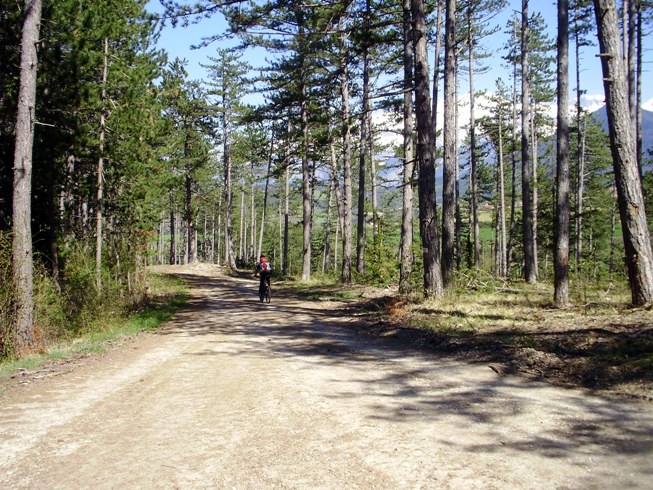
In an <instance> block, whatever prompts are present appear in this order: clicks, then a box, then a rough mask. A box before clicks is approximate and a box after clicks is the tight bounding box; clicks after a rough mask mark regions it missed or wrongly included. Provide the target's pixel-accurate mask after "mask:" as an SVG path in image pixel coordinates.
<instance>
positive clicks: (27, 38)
mask: <svg viewBox="0 0 653 490" xmlns="http://www.w3.org/2000/svg"><path fill="white" fill-rule="evenodd" d="M40 23H41V0H25V17H24V19H23V32H22V37H21V47H20V52H21V56H20V88H19V92H18V113H17V116H16V146H15V150H14V192H13V218H12V223H13V233H14V237H13V246H12V249H13V250H12V252H13V264H12V266H13V289H14V300H15V307H16V310H15V311H16V317H15V318H16V320H15V321H16V325H15V330H14V332H15V333H14V346H13V347H14V349H13V350H14V353H15V354H18V355H22V354H25V353H27V352H29V351H31V350H33V349H34V347H35V344H36V339H35V335H34V264H33V256H32V230H31V221H32V218H31V217H32V209H31V196H32V147H33V142H34V122H35V119H36V114H35V109H36V69H37V66H38V60H37V51H36V44H37V42H38V39H39V27H40Z"/></svg>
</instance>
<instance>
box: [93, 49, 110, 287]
mask: <svg viewBox="0 0 653 490" xmlns="http://www.w3.org/2000/svg"><path fill="white" fill-rule="evenodd" d="M102 60H103V62H102V94H101V100H102V107H101V108H100V136H99V140H100V148H99V152H100V157H99V158H98V163H97V204H96V208H95V286H96V287H97V290H98V293H101V292H102V210H103V205H104V200H103V193H104V135H105V131H106V127H105V122H106V121H105V111H106V107H105V101H106V98H107V72H108V70H109V38H106V37H105V38H104V57H103V59H102Z"/></svg>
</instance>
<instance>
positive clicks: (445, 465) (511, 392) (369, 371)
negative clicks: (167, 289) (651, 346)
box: [0, 266, 653, 489]
mask: <svg viewBox="0 0 653 490" xmlns="http://www.w3.org/2000/svg"><path fill="white" fill-rule="evenodd" d="M160 271H161V272H165V273H170V274H176V275H180V276H182V277H184V278H185V279H186V280H187V281H188V282H189V283H190V284H191V285H192V293H191V297H190V300H189V303H188V305H187V307H185V308H184V309H183V310H182V311H180V312H179V313H177V314H176V315H175V316H174V317H173V319H172V320H171V321H170V322H168V323H167V324H166V325H165V326H164V327H162V328H161V329H159V330H158V331H157V332H155V333H147V334H142V335H138V336H135V337H130V338H125V339H123V340H122V341H119V342H114V343H113V344H112V345H111V346H110V348H109V349H108V350H107V351H106V352H104V353H101V354H93V355H90V354H87V355H85V356H83V357H78V358H70V359H65V360H59V361H52V362H51V363H50V364H48V365H46V366H43V367H41V368H38V369H35V370H32V371H21V372H18V373H16V374H15V375H14V377H13V378H11V379H8V380H4V381H2V382H1V383H0V388H2V392H1V394H0V486H1V487H3V488H30V489H39V488H43V489H45V488H47V489H51V488H90V487H95V488H252V489H254V488H256V489H259V488H298V489H299V488H325V489H330V488H334V489H335V488H337V489H340V488H366V489H367V488H388V489H390V488H392V489H397V488H411V489H414V488H470V487H477V488H543V489H547V488H650V483H651V478H652V477H653V476H652V473H653V458H651V456H652V455H653V413H652V411H651V401H650V400H648V399H647V396H648V395H647V393H648V391H647V388H646V386H647V383H648V381H647V380H646V379H638V380H637V383H641V388H640V391H639V394H638V393H636V391H637V390H635V389H634V388H633V387H632V385H633V383H635V382H634V381H633V378H632V372H634V371H633V370H632V369H631V375H629V376H630V377H629V376H625V377H623V378H619V376H617V380H616V381H612V382H610V383H608V384H607V385H601V386H598V385H600V383H598V384H597V382H596V381H591V378H592V377H591V376H589V378H588V376H587V375H583V376H576V375H574V373H571V372H570V373H569V374H563V375H555V376H554V375H553V373H555V372H556V369H553V368H543V367H542V366H548V365H549V364H552V363H551V361H550V360H549V361H546V362H538V361H537V360H538V359H539V358H540V357H541V356H544V357H547V358H548V356H549V355H550V354H551V352H549V350H546V349H544V347H542V346H545V345H555V344H557V343H562V344H563V345H564V346H565V348H566V352H562V353H560V355H561V356H562V354H565V355H569V356H571V355H572V354H573V353H574V352H573V351H574V349H576V350H578V349H580V347H571V346H570V345H569V344H566V343H564V342H563V340H564V339H565V338H567V337H572V338H574V336H575V335H577V336H578V337H579V338H580V337H582V336H583V334H582V333H581V332H580V331H579V332H577V331H578V330H581V329H583V328H584V325H580V324H578V323H576V324H574V325H573V326H569V325H568V326H567V329H568V330H570V331H571V332H565V331H564V329H563V327H562V326H561V325H562V324H563V323H564V322H562V321H560V322H559V321H558V320H560V319H559V318H558V319H557V320H556V318H557V317H556V316H555V315H561V314H564V315H566V314H567V313H560V312H558V313H554V312H544V313H541V314H540V315H544V316H538V315H535V313H531V314H529V317H525V318H524V319H523V320H524V321H525V322H527V321H528V320H531V318H530V316H533V315H535V316H537V318H535V319H533V324H540V325H542V327H545V328H540V329H539V331H540V333H542V334H543V335H540V336H536V334H535V330H536V329H535V327H534V326H533V325H531V327H532V331H526V332H525V334H524V332H523V331H522V330H523V329H521V327H519V325H517V323H518V322H515V319H514V318H512V317H510V316H509V315H508V313H506V312H502V313H500V314H498V313H496V312H495V316H496V317H497V318H485V317H490V316H491V315H490V314H489V313H487V312H484V311H482V307H481V306H479V305H476V306H475V307H474V308H473V309H472V311H467V310H466V307H467V306H468V305H454V304H447V303H446V301H445V302H441V303H439V304H435V303H434V304H432V305H429V304H428V303H426V304H422V305H418V304H414V305H410V304H402V303H400V302H397V301H396V300H393V299H391V298H390V296H389V295H386V294H385V293H384V292H383V291H379V290H371V289H365V290H356V291H355V292H354V291H353V290H352V291H349V292H348V295H344V294H343V293H342V291H336V289H331V290H329V289H321V290H317V288H313V289H314V290H313V291H309V289H306V288H276V287H275V286H274V284H273V288H274V291H273V299H272V303H270V304H269V305H268V304H261V303H259V302H258V298H257V294H256V289H257V282H256V280H255V279H253V278H251V277H235V278H234V277H227V276H224V275H222V274H221V273H220V271H219V270H217V269H215V268H212V267H206V266H196V267H185V268H174V267H169V268H161V269H160ZM345 296H346V297H345ZM338 298H340V299H338ZM438 309H439V310H441V311H440V312H438V311H435V310H438ZM524 311H525V310H524ZM640 313H641V315H642V318H643V319H644V320H646V319H647V318H648V322H649V323H647V322H646V321H641V322H639V321H635V317H636V316H637V315H639V314H640ZM524 314H525V313H524ZM434 315H435V316H439V317H442V318H445V319H449V318H458V319H459V320H461V323H460V325H458V326H456V325H454V324H453V323H450V322H448V320H447V321H443V322H442V323H440V324H438V325H436V327H437V328H435V329H434V328H433V323H430V324H429V326H428V328H425V326H424V324H423V322H425V321H426V320H427V319H430V321H431V322H432V317H433V316H434ZM630 315H632V318H631V317H630ZM604 316H605V315H604ZM586 317H587V318H586V320H587V321H588V323H587V325H586V332H585V334H584V336H585V337H588V338H590V339H594V338H595V337H596V338H597V339H602V338H604V337H601V335H605V338H608V339H612V338H613V336H614V337H617V336H618V335H616V334H617V333H619V332H621V333H622V335H623V336H626V337H627V336H629V335H630V336H633V340H632V342H633V343H634V344H637V345H639V344H643V343H645V341H644V340H643V339H646V338H648V337H646V336H647V335H649V334H648V333H646V332H647V331H648V330H650V312H648V311H646V310H644V311H642V312H637V311H629V313H628V314H625V315H622V317H628V318H630V320H629V322H630V323H627V324H626V323H619V324H618V325H620V327H616V326H615V325H613V324H612V323H610V324H601V325H594V324H592V322H591V321H590V320H589V318H590V317H589V315H586ZM475 318H476V320H475ZM506 318H508V320H506ZM617 319H619V318H617ZM400 320H402V321H403V323H402V322H400ZM543 320H546V321H544V323H542V321H543ZM631 320H632V321H631ZM504 321H507V322H508V323H510V322H512V323H514V324H515V325H514V327H511V328H509V329H504V330H506V332H508V333H507V334H506V335H503V336H501V335H499V333H498V332H499V330H501V329H499V325H500V324H502V322H504ZM597 321H598V320H597ZM493 324H494V325H495V326H494V327H492V325H493ZM628 325H630V327H628ZM633 325H635V326H636V327H633ZM518 327H519V328H518ZM493 328H494V329H496V331H493V330H492V329H493ZM619 328H623V329H624V330H623V331H622V330H619ZM604 331H605V332H604ZM492 332H494V333H492ZM520 332H521V333H520ZM606 332H610V333H611V334H613V335H608V333H606ZM490 334H491V335H490ZM567 334H568V335H567ZM524 335H526V339H529V338H531V337H533V339H534V340H523V339H522V337H523V336H524ZM556 335H557V336H559V338H558V340H557V341H554V340H553V339H554V338H555V336H556ZM542 336H543V337H545V338H547V339H549V340H547V341H546V342H543V343H542V342H541V341H539V340H537V339H539V337H542ZM474 337H478V338H477V339H476V342H472V340H471V339H473V338H474ZM484 339H486V340H484ZM520 339H521V340H520ZM536 340H537V341H536ZM520 342H521V344H523V345H520ZM547 342H548V343H547ZM573 342H581V341H580V340H578V341H573ZM585 342H586V343H585V344H583V343H582V342H581V344H580V346H581V347H582V346H585V345H586V346H587V347H586V348H587V349H589V350H590V351H592V352H594V351H596V352H598V351H600V350H602V349H599V348H598V347H597V348H591V345H593V342H599V343H600V342H604V341H599V340H592V341H591V342H590V341H589V340H587V339H586V340H585ZM615 342H616V343H615ZM615 342H612V344H611V345H612V346H613V347H614V348H616V347H618V348H619V349H622V347H620V345H621V344H620V342H622V341H621V340H619V341H618V342H617V341H615ZM474 345H475V346H476V347H474ZM573 345H575V344H573ZM521 349H532V350H533V351H535V352H531V353H530V354H528V352H530V351H527V352H522V351H521ZM603 350H609V349H608V347H605V346H604V348H603ZM567 351H571V353H570V352H567ZM554 354H555V352H554ZM576 355H580V354H579V353H576ZM613 357H614V356H613ZM619 357H620V358H621V357H623V356H621V354H620V355H619ZM635 357H637V358H638V359H640V360H641V359H644V357H642V354H641V353H640V354H638V355H637V356H635ZM524 359H532V360H531V361H529V362H526V361H525V360H524ZM561 359H563V357H561ZM569 362H573V356H572V357H569ZM560 363H561V364H565V362H564V361H560ZM640 364H642V363H640ZM596 365H597V366H600V365H601V363H598V364H596ZM538 366H539V367H538ZM577 369H578V370H582V369H581V367H578V368H577ZM606 369H607V368H606ZM559 370H560V369H558V371H559ZM567 370H569V369H567ZM562 371H563V372H564V371H565V369H562ZM622 371H625V370H624V369H622ZM588 372H589V371H588ZM599 374H600V373H599ZM640 374H641V373H640ZM535 377H537V378H540V379H534V378H535ZM596 377H597V378H598V377H600V376H598V375H597V376H596ZM638 377H639V378H641V377H642V376H640V375H638ZM585 379H589V381H583V380H585ZM560 383H564V384H565V385H566V386H564V387H563V386H555V384H560ZM637 383H635V384H637ZM572 385H576V386H572ZM588 386H591V389H589V388H588ZM597 387H598V388H600V389H601V390H599V391H597V390H596V388H597ZM606 395H610V396H606ZM624 395H626V396H624ZM635 395H637V397H634V398H633V396H635Z"/></svg>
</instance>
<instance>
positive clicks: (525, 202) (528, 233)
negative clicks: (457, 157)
mask: <svg viewBox="0 0 653 490" xmlns="http://www.w3.org/2000/svg"><path fill="white" fill-rule="evenodd" d="M528 37H529V33H528V0H522V32H521V63H522V114H521V125H522V135H521V144H522V147H521V154H522V227H523V235H524V237H523V243H524V279H525V280H526V282H528V283H529V284H535V282H537V275H536V269H535V250H534V248H533V247H534V241H533V240H534V237H533V208H532V196H531V175H532V169H531V161H530V146H531V141H530V131H529V122H530V113H531V108H530V86H529V73H528V69H529V67H528V62H529V60H528Z"/></svg>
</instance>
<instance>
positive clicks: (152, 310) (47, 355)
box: [0, 274, 189, 379]
mask: <svg viewBox="0 0 653 490" xmlns="http://www.w3.org/2000/svg"><path fill="white" fill-rule="evenodd" d="M149 281H150V285H151V290H152V292H151V293H150V294H149V295H148V296H147V298H146V300H144V301H142V302H141V303H140V304H139V305H137V307H136V308H135V309H134V310H132V311H131V312H128V313H127V314H124V315H118V316H112V315H111V314H107V315H106V316H104V317H102V318H100V319H98V320H97V321H94V322H93V324H91V325H87V326H86V328H85V329H84V330H85V333H83V334H82V335H80V336H78V337H75V338H71V339H64V340H62V341H60V342H58V343H56V344H54V345H51V346H48V347H47V348H45V349H43V351H42V352H40V353H37V354H32V355H29V356H26V357H23V358H19V359H16V358H8V359H3V360H1V361H0V379H2V378H8V377H10V376H12V375H13V374H14V373H16V372H17V371H23V370H27V371H30V370H34V369H38V368H40V367H42V366H43V365H45V364H46V363H48V362H50V361H54V360H60V359H69V358H73V357H78V356H80V355H83V354H93V353H101V352H104V351H106V350H107V348H108V347H109V346H110V345H111V344H112V343H115V342H119V341H120V340H122V339H125V338H129V337H132V336H134V335H138V334H139V333H141V332H146V331H151V330H154V329H156V328H157V327H159V326H160V325H161V324H163V323H165V322H166V321H168V320H169V319H170V318H171V317H172V315H173V314H174V313H175V311H177V310H179V308H181V306H183V305H184V304H185V303H186V300H187V297H188V292H189V288H188V286H187V284H186V283H184V282H183V281H182V280H181V279H179V278H177V277H174V276H168V275H159V274H152V275H150V277H149Z"/></svg>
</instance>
